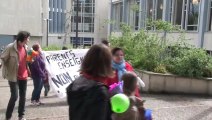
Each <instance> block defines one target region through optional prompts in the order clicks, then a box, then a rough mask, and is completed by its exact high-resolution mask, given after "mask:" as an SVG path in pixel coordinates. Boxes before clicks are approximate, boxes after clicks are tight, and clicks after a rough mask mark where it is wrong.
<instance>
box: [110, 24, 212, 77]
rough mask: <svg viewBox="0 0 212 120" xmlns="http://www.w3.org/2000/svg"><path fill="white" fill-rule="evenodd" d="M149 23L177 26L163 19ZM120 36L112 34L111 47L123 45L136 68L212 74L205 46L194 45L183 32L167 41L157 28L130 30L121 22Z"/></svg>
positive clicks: (167, 28) (163, 27)
mask: <svg viewBox="0 0 212 120" xmlns="http://www.w3.org/2000/svg"><path fill="white" fill-rule="evenodd" d="M151 22H152V23H151V24H150V26H154V27H156V28H157V29H159V30H163V31H165V32H170V31H172V30H178V29H177V28H176V27H175V26H171V25H170V23H166V22H164V21H151ZM121 32H122V35H121V36H111V37H110V42H111V45H112V47H122V48H123V50H124V51H125V59H126V60H127V61H129V62H130V63H132V64H133V66H134V67H135V68H138V69H143V70H147V71H153V72H158V73H167V72H169V73H173V74H176V75H180V76H186V77H195V78H200V77H212V58H211V57H209V56H208V55H207V54H206V52H205V50H204V49H197V48H195V47H194V46H192V45H190V44H188V42H186V38H185V35H184V33H183V32H182V34H181V35H180V36H179V38H177V42H176V43H172V44H169V40H168V39H164V38H165V37H160V36H159V35H158V33H157V31H156V32H154V33H149V32H145V31H144V30H140V31H138V32H132V31H131V28H130V26H127V25H125V24H122V25H121Z"/></svg>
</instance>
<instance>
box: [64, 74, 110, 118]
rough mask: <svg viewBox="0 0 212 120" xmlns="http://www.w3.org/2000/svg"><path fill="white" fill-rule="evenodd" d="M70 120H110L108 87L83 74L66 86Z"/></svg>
mask: <svg viewBox="0 0 212 120" xmlns="http://www.w3.org/2000/svg"><path fill="white" fill-rule="evenodd" d="M67 99H68V104H69V119H70V120H111V108H110V102H109V100H110V99H109V94H108V88H107V87H106V86H105V85H104V84H102V83H99V82H96V81H94V80H88V79H86V78H85V77H83V76H80V77H79V78H77V79H76V80H75V81H74V82H73V83H72V84H70V85H69V86H68V88H67Z"/></svg>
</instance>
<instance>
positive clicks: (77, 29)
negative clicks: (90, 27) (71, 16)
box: [73, 0, 84, 48]
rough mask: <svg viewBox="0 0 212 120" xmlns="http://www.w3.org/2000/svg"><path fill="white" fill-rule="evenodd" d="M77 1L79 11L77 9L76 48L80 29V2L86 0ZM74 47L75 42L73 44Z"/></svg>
mask: <svg viewBox="0 0 212 120" xmlns="http://www.w3.org/2000/svg"><path fill="white" fill-rule="evenodd" d="M76 2H77V11H76V48H77V47H78V39H79V37H78V31H79V27H78V25H79V2H84V0H76ZM73 47H74V44H73Z"/></svg>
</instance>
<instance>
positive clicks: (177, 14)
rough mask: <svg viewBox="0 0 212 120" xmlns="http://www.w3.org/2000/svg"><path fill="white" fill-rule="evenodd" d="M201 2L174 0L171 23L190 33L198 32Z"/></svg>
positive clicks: (197, 0)
mask: <svg viewBox="0 0 212 120" xmlns="http://www.w3.org/2000/svg"><path fill="white" fill-rule="evenodd" d="M200 1H201V0H172V1H171V4H172V5H171V6H172V7H171V23H172V24H173V25H177V26H180V27H181V29H185V30H189V31H197V30H198V22H199V11H200Z"/></svg>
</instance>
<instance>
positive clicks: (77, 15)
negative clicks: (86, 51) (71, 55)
mask: <svg viewBox="0 0 212 120" xmlns="http://www.w3.org/2000/svg"><path fill="white" fill-rule="evenodd" d="M78 11H79V0H77V13H76V48H77V47H78V29H79V28H78V24H79V21H78V20H79V19H78V17H79V14H78Z"/></svg>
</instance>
